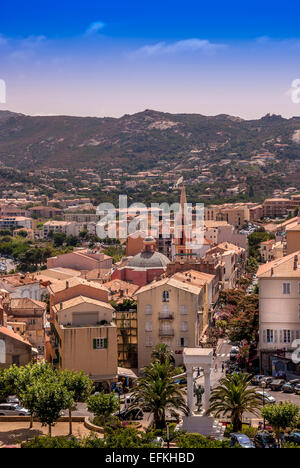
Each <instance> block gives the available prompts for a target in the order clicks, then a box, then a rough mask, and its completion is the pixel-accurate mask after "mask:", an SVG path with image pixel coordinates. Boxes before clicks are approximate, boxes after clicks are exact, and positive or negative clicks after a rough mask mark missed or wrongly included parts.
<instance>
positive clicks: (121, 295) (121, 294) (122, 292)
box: [119, 289, 124, 297]
mask: <svg viewBox="0 0 300 468" xmlns="http://www.w3.org/2000/svg"><path fill="white" fill-rule="evenodd" d="M119 292H120V297H123V296H124V291H123V289H120V291H119Z"/></svg>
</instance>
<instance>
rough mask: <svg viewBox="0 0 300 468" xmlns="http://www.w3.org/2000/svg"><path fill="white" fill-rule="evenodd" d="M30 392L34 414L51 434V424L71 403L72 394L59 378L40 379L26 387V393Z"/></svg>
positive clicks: (52, 424)
mask: <svg viewBox="0 0 300 468" xmlns="http://www.w3.org/2000/svg"><path fill="white" fill-rule="evenodd" d="M30 393H31V399H32V401H34V410H33V411H34V414H35V415H36V417H37V418H38V419H39V420H40V421H41V423H42V425H44V426H46V425H47V426H48V428H49V436H51V429H52V426H54V424H55V423H56V421H57V420H58V419H59V417H60V415H61V411H62V410H66V409H68V408H70V407H71V406H72V405H73V394H72V393H71V392H69V391H68V390H67V389H66V388H65V387H64V386H63V385H62V383H61V380H60V379H56V380H53V379H40V380H38V381H37V382H36V383H35V384H33V385H31V386H30V387H28V388H27V395H28V394H30Z"/></svg>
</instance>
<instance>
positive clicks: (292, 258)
mask: <svg viewBox="0 0 300 468" xmlns="http://www.w3.org/2000/svg"><path fill="white" fill-rule="evenodd" d="M295 267H296V268H295ZM257 277H258V278H294V277H296V278H300V251H298V252H293V253H292V254H290V255H287V256H286V257H282V258H279V259H277V260H273V261H272V262H268V263H264V264H263V265H261V266H260V267H259V269H258V272H257Z"/></svg>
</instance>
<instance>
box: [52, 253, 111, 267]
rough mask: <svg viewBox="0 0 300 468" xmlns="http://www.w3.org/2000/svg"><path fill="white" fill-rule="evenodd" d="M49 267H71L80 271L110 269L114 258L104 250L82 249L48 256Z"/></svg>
mask: <svg viewBox="0 0 300 468" xmlns="http://www.w3.org/2000/svg"><path fill="white" fill-rule="evenodd" d="M47 267H48V268H71V269H74V270H80V271H83V270H84V271H90V270H94V269H98V270H101V269H110V268H111V267H112V258H111V257H109V256H108V255H105V254H104V253H103V252H98V251H94V250H90V249H80V250H75V251H73V252H69V253H66V254H62V255H57V256H56V257H50V258H48V260H47Z"/></svg>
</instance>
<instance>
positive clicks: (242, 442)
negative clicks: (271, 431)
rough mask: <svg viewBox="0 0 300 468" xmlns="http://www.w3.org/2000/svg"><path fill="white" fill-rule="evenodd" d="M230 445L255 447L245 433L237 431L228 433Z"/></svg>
mask: <svg viewBox="0 0 300 468" xmlns="http://www.w3.org/2000/svg"><path fill="white" fill-rule="evenodd" d="M230 445H231V447H234V446H238V447H241V448H255V445H254V443H253V442H252V440H251V439H249V437H248V436H246V435H245V434H240V433H239V432H236V433H232V434H230Z"/></svg>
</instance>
